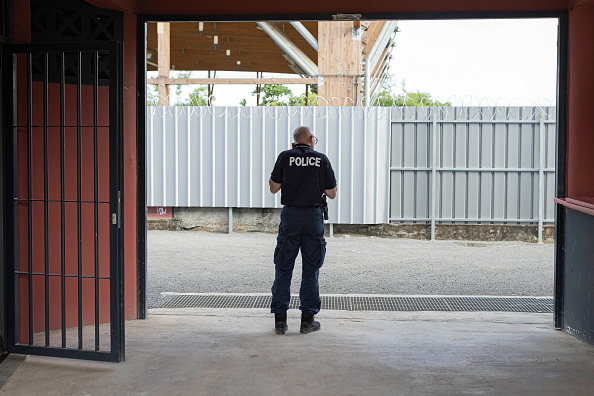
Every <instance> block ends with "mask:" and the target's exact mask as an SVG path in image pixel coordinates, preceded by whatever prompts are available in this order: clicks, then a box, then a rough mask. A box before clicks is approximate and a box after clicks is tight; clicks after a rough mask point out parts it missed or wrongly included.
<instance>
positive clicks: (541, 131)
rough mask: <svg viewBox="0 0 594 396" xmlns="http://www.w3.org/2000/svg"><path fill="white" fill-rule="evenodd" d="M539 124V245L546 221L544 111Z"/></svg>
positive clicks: (541, 113)
mask: <svg viewBox="0 0 594 396" xmlns="http://www.w3.org/2000/svg"><path fill="white" fill-rule="evenodd" d="M539 113H540V123H539V139H538V146H539V154H538V243H542V225H543V221H544V166H545V123H544V114H543V112H542V110H540V111H539Z"/></svg>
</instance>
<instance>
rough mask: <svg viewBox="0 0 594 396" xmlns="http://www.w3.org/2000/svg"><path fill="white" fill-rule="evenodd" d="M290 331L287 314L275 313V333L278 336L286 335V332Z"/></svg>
mask: <svg viewBox="0 0 594 396" xmlns="http://www.w3.org/2000/svg"><path fill="white" fill-rule="evenodd" d="M288 329H289V326H287V313H286V312H285V313H282V314H279V313H275V314H274V331H276V334H285V331H287V330H288Z"/></svg>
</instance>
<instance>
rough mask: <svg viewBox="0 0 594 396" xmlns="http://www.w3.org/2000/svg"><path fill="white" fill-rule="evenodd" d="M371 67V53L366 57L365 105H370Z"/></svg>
mask: <svg viewBox="0 0 594 396" xmlns="http://www.w3.org/2000/svg"><path fill="white" fill-rule="evenodd" d="M370 67H371V62H369V55H367V58H365V81H364V83H365V85H364V88H365V107H369V92H370V89H369V85H370V81H369V78H370V77H371V72H370V71H369V68H370Z"/></svg>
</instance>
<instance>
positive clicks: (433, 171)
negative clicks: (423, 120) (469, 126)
mask: <svg viewBox="0 0 594 396" xmlns="http://www.w3.org/2000/svg"><path fill="white" fill-rule="evenodd" d="M432 110H433V130H432V136H433V142H432V144H431V240H432V241H435V217H436V215H435V197H436V191H435V186H436V185H437V117H438V115H439V114H438V111H439V110H437V109H436V108H435V107H432Z"/></svg>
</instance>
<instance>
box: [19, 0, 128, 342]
mask: <svg viewBox="0 0 594 396" xmlns="http://www.w3.org/2000/svg"><path fill="white" fill-rule="evenodd" d="M97 3H98V2H97ZM104 3H112V2H104ZM95 5H98V6H100V4H95ZM13 6H14V22H15V31H14V38H15V40H14V41H15V43H22V44H26V43H29V42H30V17H29V2H28V1H14V4H13ZM124 41H125V47H124V92H123V95H124V109H123V113H124V142H123V145H124V147H123V150H124V186H125V189H124V197H123V210H124V268H125V286H124V289H125V303H126V305H125V311H126V318H127V319H134V318H136V312H137V307H136V305H137V297H136V293H137V290H136V52H135V51H136V50H135V46H136V16H135V15H134V14H132V13H131V12H129V11H125V13H124ZM20 64H24V59H21V60H20ZM18 73H19V76H18V80H19V83H18V84H17V95H18V99H17V106H18V110H19V113H18V121H17V122H18V124H19V125H24V124H25V123H26V80H25V79H24V78H25V74H24V70H23V69H20V68H19V70H18ZM33 89H34V93H33V98H34V111H33V114H34V122H33V124H34V125H42V118H41V117H42V115H43V109H42V107H43V96H42V95H43V93H42V84H40V83H34V84H33ZM74 89H75V88H74V86H67V88H66V102H67V106H66V108H67V112H66V116H67V118H68V121H67V124H69V125H76V122H75V121H76V93H75V91H74ZM106 95H107V88H102V89H101V90H100V98H99V103H100V111H99V114H100V116H101V117H102V118H104V121H103V122H101V121H100V124H102V125H107V118H106V117H107V115H108V113H107V107H106V105H107V99H106ZM49 96H50V101H49V103H50V109H49V113H48V114H49V115H50V122H49V123H48V124H49V125H58V124H59V122H58V121H59V88H58V86H57V85H52V84H50V92H49ZM82 103H83V125H89V124H90V123H91V121H92V118H91V119H89V117H92V88H91V87H83V100H82ZM73 117H74V118H73ZM104 132H106V131H104ZM17 134H18V140H19V144H18V148H17V150H18V159H17V161H18V192H17V194H18V196H19V198H26V197H27V185H28V169H27V143H26V137H27V129H26V128H23V127H21V128H18V129H17ZM33 134H34V138H33V139H32V142H33V155H32V159H33V166H32V168H31V170H32V174H33V177H32V181H33V184H34V187H33V193H32V198H33V199H39V198H43V164H44V157H43V128H35V129H34V131H33ZM100 136H101V138H100V142H99V147H100V157H99V160H100V166H99V169H100V176H99V177H100V180H101V188H100V191H102V192H104V193H107V192H108V189H107V188H106V187H107V186H106V183H107V182H108V179H107V177H108V165H107V163H108V162H107V160H108V145H109V140H108V138H107V133H100ZM48 144H49V148H50V154H49V156H48V159H49V167H48V170H49V181H50V182H49V195H50V199H60V190H59V177H60V162H59V150H60V145H59V128H51V129H50V132H49V135H48ZM82 146H83V183H82V187H83V200H85V199H92V196H93V182H92V180H93V162H92V161H93V156H92V150H93V140H92V128H83V144H82ZM65 147H66V162H67V166H66V167H65V171H66V179H67V183H66V185H67V189H66V195H67V199H76V183H77V182H76V128H67V130H66V144H65ZM86 182H88V184H86ZM73 194H74V195H73ZM107 200H108V197H107V196H100V201H107ZM32 208H33V227H32V230H33V243H32V247H33V256H32V259H33V267H34V268H33V270H34V272H44V266H45V241H44V237H43V235H44V219H43V203H34V204H33V205H32ZM27 211H28V207H27V204H19V207H18V219H19V220H18V224H19V233H18V236H17V237H18V242H19V251H18V268H19V270H27V267H28V262H29V257H28V215H27ZM65 213H66V223H67V227H66V255H65V257H66V273H68V274H76V273H77V267H78V259H77V258H78V242H77V228H76V226H77V214H76V204H71V203H69V204H67V207H66V211H65ZM48 214H49V219H48V226H49V227H50V232H49V235H50V239H49V244H48V247H49V258H50V273H60V265H61V251H60V249H61V243H60V242H61V235H60V215H61V208H60V204H59V203H50V204H49V212H48ZM81 218H82V223H83V230H84V231H83V233H82V244H83V248H82V254H83V263H84V264H83V274H84V275H92V274H93V273H94V239H93V222H94V212H93V206H92V205H90V204H87V205H83V212H82V216H81ZM99 218H100V221H99V227H100V232H99V238H100V240H99V242H100V245H99V246H100V250H99V255H100V276H108V273H109V231H108V229H109V207H108V206H107V205H100V211H99ZM33 278H34V282H33V315H34V332H40V331H43V330H44V317H45V316H44V315H45V314H44V302H45V279H44V277H43V276H34V277H33ZM107 282H108V281H107V280H101V281H100V313H101V314H100V320H101V321H102V322H106V321H108V320H109V293H108V287H107V285H106V283H107ZM104 284H105V286H104ZM49 290H50V305H51V310H50V328H51V329H52V330H53V329H59V328H60V325H61V322H60V321H61V307H60V302H61V301H60V295H61V285H60V278H59V277H55V278H53V277H52V278H51V282H50V288H49ZM65 291H66V296H67V298H66V300H67V302H66V310H65V311H66V320H67V326H68V327H72V326H76V324H77V311H78V303H77V295H78V280H77V279H76V278H69V279H67V281H66V288H65ZM94 293H95V289H94V281H93V280H91V279H84V280H83V307H84V309H83V312H85V314H84V315H83V319H84V320H83V323H84V324H85V325H86V324H91V323H93V322H94V309H95V308H94ZM18 298H19V310H18V317H19V322H20V328H19V336H20V337H21V341H22V342H26V339H27V337H28V318H29V278H28V276H27V275H20V276H19V297H18Z"/></svg>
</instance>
